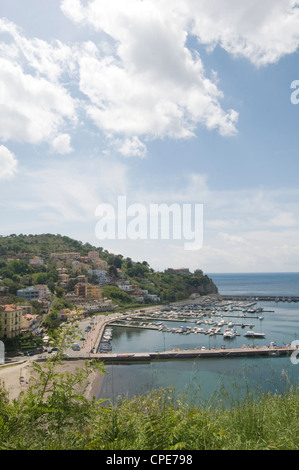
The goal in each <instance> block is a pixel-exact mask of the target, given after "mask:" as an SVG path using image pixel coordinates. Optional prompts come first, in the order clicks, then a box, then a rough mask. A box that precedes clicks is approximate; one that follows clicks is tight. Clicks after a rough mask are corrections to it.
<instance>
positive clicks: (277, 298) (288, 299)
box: [220, 295, 299, 302]
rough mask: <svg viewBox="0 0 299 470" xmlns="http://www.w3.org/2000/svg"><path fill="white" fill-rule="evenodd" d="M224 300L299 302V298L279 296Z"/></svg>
mask: <svg viewBox="0 0 299 470" xmlns="http://www.w3.org/2000/svg"><path fill="white" fill-rule="evenodd" d="M220 297H221V299H222V300H234V301H252V302H258V301H259V302H299V297H298V296H293V295H292V296H281V295H280V296H277V295H221V296H220Z"/></svg>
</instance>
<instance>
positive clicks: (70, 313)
mask: <svg viewBox="0 0 299 470" xmlns="http://www.w3.org/2000/svg"><path fill="white" fill-rule="evenodd" d="M76 315H78V312H77V310H70V309H69V308H65V309H63V310H60V312H59V313H58V314H57V318H58V320H63V321H68V320H72V319H73V318H74V316H76Z"/></svg>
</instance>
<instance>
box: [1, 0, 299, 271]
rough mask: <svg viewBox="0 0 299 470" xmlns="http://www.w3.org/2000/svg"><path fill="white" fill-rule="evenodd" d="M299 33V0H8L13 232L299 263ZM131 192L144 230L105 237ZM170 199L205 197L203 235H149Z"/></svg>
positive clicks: (6, 147)
mask: <svg viewBox="0 0 299 470" xmlns="http://www.w3.org/2000/svg"><path fill="white" fill-rule="evenodd" d="M298 47H299V2H296V1H292V0H264V1H263V2H261V1H260V0H243V1H242V2H240V1H238V0H222V1H221V2H219V1H216V0H184V1H182V0H160V1H159V2H158V1H154V0H126V1H125V2H124V1H123V0H109V1H107V0H51V1H50V0H26V2H24V1H22V0H1V2H0V221H1V222H0V234H1V235H9V234H12V233H15V234H20V233H23V234H41V233H53V234H61V235H67V236H69V237H72V238H75V239H77V240H81V241H82V242H83V243H85V242H89V243H91V244H92V245H95V246H99V247H103V248H104V249H107V250H108V251H110V252H113V253H116V254H122V255H123V256H124V257H130V258H132V259H133V260H134V261H143V260H146V261H148V263H149V264H150V266H151V267H152V268H154V269H155V270H164V269H166V268H168V267H173V268H183V267H184V268H189V269H190V270H191V271H193V270H195V269H197V268H200V269H202V270H203V271H204V272H205V273H232V272H297V271H298V268H299V217H298V216H299V185H298V182H299V163H298V162H299V104H298V101H299V56H298V50H299V49H298ZM297 81H298V82H297ZM297 90H298V91H297ZM120 197H121V198H124V197H125V198H126V203H127V208H129V209H131V211H130V210H129V211H128V212H127V213H126V214H125V215H126V219H125V222H124V223H125V224H127V225H126V227H129V225H130V223H131V226H130V227H131V229H132V223H134V222H135V225H134V227H135V232H134V233H135V234H137V235H136V236H135V237H134V236H132V235H130V234H132V233H133V232H132V231H131V232H130V231H129V230H128V232H127V233H126V236H125V237H119V236H117V233H118V232H116V235H115V236H114V237H112V236H111V235H109V236H107V232H106V237H104V235H105V234H104V235H103V230H102V232H100V231H99V225H98V224H99V222H100V223H102V222H103V221H105V220H106V222H107V224H108V218H107V219H105V218H103V217H104V216H103V212H101V209H103V208H104V207H106V208H107V207H108V206H109V207H110V208H112V209H114V217H115V222H117V223H118V222H119V220H120V219H121V218H122V220H123V217H124V213H120V208H119V205H118V202H119V198H120ZM161 204H165V205H166V206H167V207H168V208H170V207H172V205H173V204H174V205H176V207H179V208H180V209H181V211H182V212H181V213H183V208H184V207H185V206H188V207H189V209H190V211H191V212H190V214H191V215H192V214H193V212H192V211H193V209H194V208H195V207H197V206H198V207H199V206H201V207H202V209H203V216H202V219H200V222H201V233H202V237H203V238H202V243H201V244H200V246H198V247H197V248H196V249H195V248H194V249H191V250H190V249H189V250H187V249H186V239H185V238H184V236H183V235H184V225H183V222H181V223H182V227H181V229H182V230H181V238H180V237H175V236H173V233H174V232H172V231H171V230H170V232H169V233H170V236H169V237H168V238H167V237H166V238H163V237H162V236H161V235H159V236H158V237H156V238H154V237H151V236H150V234H149V232H148V233H147V236H146V237H143V238H142V237H138V233H139V234H140V233H141V232H140V230H139V229H140V226H141V225H142V223H144V220H145V219H146V220H147V223H148V224H149V220H150V218H149V217H150V214H151V210H152V209H151V207H152V206H153V205H159V206H160V205H161ZM104 205H105V206H104ZM99 208H101V209H99ZM141 209H142V210H143V212H142V214H143V215H141V212H140V211H141ZM134 210H135V212H134ZM136 211H137V212H136ZM144 211H145V212H144ZM134 214H135V215H134ZM194 214H195V212H194ZM111 217H112V219H113V216H111ZM142 217H143V219H142ZM190 217H191V216H190ZM112 219H109V223H110V222H111V221H112V222H113V220H112ZM191 219H192V217H191ZM171 220H172V219H170V221H169V224H168V225H169V227H170V228H172V229H173V230H174V226H171ZM196 220H197V219H195V218H194V220H193V219H192V220H191V222H192V223H193V227H195V226H196V225H195V224H196ZM101 221H102V222H101ZM138 221H139V222H140V225H139V228H138V227H137V222H138ZM163 223H166V224H167V223H168V222H167V221H166V222H165V220H164V222H163ZM184 223H186V222H184ZM161 224H162V222H161ZM107 226H108V225H107ZM117 226H118V225H117ZM143 227H144V225H143ZM147 227H148V226H147ZM190 227H191V225H190ZM198 227H199V224H198ZM138 230H139V231H138ZM109 233H110V232H109ZM159 233H160V232H159ZM194 233H195V229H194ZM101 234H102V235H101Z"/></svg>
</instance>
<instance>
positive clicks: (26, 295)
mask: <svg viewBox="0 0 299 470" xmlns="http://www.w3.org/2000/svg"><path fill="white" fill-rule="evenodd" d="M50 295H51V292H50V290H49V288H48V286H46V285H45V284H37V285H36V286H31V287H26V288H25V289H19V290H18V291H17V297H22V298H23V299H25V300H29V301H30V300H39V299H47V298H49V297H50Z"/></svg>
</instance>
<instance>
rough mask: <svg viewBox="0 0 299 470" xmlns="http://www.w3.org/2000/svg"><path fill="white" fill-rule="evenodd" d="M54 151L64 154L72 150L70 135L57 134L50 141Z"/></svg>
mask: <svg viewBox="0 0 299 470" xmlns="http://www.w3.org/2000/svg"><path fill="white" fill-rule="evenodd" d="M52 148H53V150H54V152H57V153H60V154H66V153H71V152H72V150H73V149H72V147H71V137H70V135H68V134H60V135H58V136H57V137H56V138H55V139H54V140H53V142H52Z"/></svg>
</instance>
